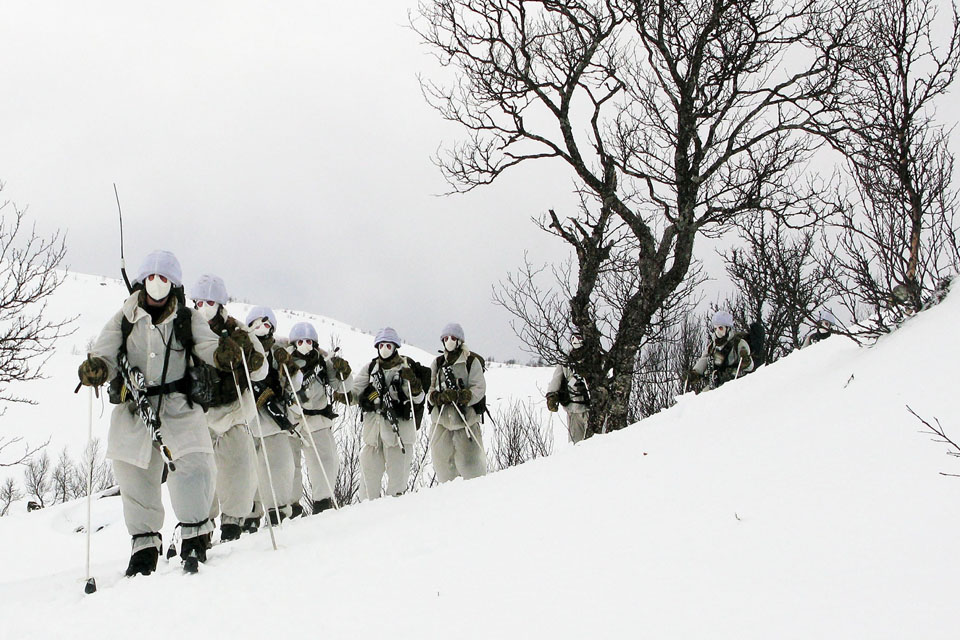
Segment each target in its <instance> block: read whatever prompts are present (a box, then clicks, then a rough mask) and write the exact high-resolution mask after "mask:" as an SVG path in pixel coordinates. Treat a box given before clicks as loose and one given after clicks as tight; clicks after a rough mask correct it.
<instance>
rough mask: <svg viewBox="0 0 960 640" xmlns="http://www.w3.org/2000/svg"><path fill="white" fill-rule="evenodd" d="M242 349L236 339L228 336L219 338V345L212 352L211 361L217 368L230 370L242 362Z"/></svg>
mask: <svg viewBox="0 0 960 640" xmlns="http://www.w3.org/2000/svg"><path fill="white" fill-rule="evenodd" d="M242 353H243V351H242V350H241V349H240V345H239V344H237V341H236V340H234V339H233V338H231V337H229V336H224V337H222V338H220V346H218V347H217V350H216V351H214V352H213V362H214V364H216V365H217V368H218V369H223V370H225V371H230V370H232V369H234V368H236V367H239V366H240V364H241V363H242V362H243V356H242V355H241V354H242Z"/></svg>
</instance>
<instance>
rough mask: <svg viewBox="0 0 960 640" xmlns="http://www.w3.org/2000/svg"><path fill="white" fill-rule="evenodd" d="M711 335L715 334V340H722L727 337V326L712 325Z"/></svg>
mask: <svg viewBox="0 0 960 640" xmlns="http://www.w3.org/2000/svg"><path fill="white" fill-rule="evenodd" d="M713 335H715V336H717V340H723V339H724V338H726V337H727V328H726V327H714V328H713Z"/></svg>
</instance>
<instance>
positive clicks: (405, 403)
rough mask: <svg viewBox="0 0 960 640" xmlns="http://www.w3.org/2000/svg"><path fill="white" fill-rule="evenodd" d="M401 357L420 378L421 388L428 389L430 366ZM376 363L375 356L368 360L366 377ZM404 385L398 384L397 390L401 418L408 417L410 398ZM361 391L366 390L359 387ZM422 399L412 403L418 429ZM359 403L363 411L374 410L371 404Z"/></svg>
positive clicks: (363, 395) (369, 374)
mask: <svg viewBox="0 0 960 640" xmlns="http://www.w3.org/2000/svg"><path fill="white" fill-rule="evenodd" d="M401 359H402V360H403V364H404V365H406V366H408V367H410V368H411V369H413V372H414V373H415V374H416V375H417V379H418V380H420V386H421V387H422V388H423V390H424V391H426V390H427V389H429V388H430V367H425V366H423V365H422V364H420V363H419V362H417V361H416V360H413V359H411V358H408V357H406V356H401ZM376 364H377V358H374V359H373V360H371V361H370V364H368V365H367V376H368V377H369V376H371V375H372V374H373V367H374V366H376ZM367 386H371V385H367ZM405 387H406V385H400V389H399V390H398V394H397V395H398V396H399V400H400V403H399V404H400V417H401V418H402V419H403V420H409V419H410V400H409V399H408V398H407V393H406V390H405ZM361 391H366V390H365V389H361ZM360 395H361V396H362V397H365V396H366V395H367V394H366V393H361V394H360ZM424 400H426V398H424ZM424 400H421V401H420V402H414V403H413V413H414V416H413V417H414V422H415V424H416V428H417V429H420V424H421V423H422V422H423V406H424V404H426V403H425V401H424ZM360 404H361V407H360V408H361V409H363V410H364V411H373V410H374V407H372V406H363V402H362V401H361V402H360ZM361 419H362V418H361Z"/></svg>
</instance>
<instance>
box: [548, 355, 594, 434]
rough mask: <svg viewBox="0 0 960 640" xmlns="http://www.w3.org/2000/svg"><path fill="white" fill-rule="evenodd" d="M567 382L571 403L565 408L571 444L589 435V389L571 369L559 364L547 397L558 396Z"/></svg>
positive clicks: (554, 372)
mask: <svg viewBox="0 0 960 640" xmlns="http://www.w3.org/2000/svg"><path fill="white" fill-rule="evenodd" d="M564 380H566V386H567V393H569V394H570V402H569V403H568V404H567V405H565V406H564V407H563V410H564V411H566V412H567V435H568V436H569V437H570V442H574V443H576V442H580V441H581V440H583V439H584V437H586V435H587V416H588V412H589V410H590V407H589V406H588V405H587V402H588V398H587V388H586V386H585V385H584V384H583V382H582V381H581V380H578V377H577V376H576V374H575V373H574V371H573V369H571V368H570V367H567V366H564V365H562V364H558V365H557V368H556V369H554V371H553V378H551V379H550V384H548V385H547V396H548V397H549V396H550V395H551V394H558V393H559V391H560V388H561V387H562V386H563V383H564Z"/></svg>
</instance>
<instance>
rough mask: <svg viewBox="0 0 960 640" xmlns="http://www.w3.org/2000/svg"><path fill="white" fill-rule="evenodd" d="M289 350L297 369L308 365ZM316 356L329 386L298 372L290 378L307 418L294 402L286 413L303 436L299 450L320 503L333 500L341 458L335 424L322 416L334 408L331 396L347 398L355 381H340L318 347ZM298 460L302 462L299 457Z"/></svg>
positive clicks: (309, 375) (299, 356) (302, 358)
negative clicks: (340, 394)
mask: <svg viewBox="0 0 960 640" xmlns="http://www.w3.org/2000/svg"><path fill="white" fill-rule="evenodd" d="M287 350H288V351H290V353H291V355H292V356H293V359H294V362H295V363H296V364H297V366H298V367H300V366H303V365H304V364H305V360H304V357H303V356H302V355H301V354H300V353H299V352H297V351H295V350H294V349H293V347H292V346H290V347H289V348H288V349H287ZM314 352H315V353H316V354H318V355H319V357H320V358H322V361H323V364H322V371H323V374H325V376H326V381H327V384H324V382H323V381H322V380H320V378H318V377H317V375H316V374H315V373H313V372H307V374H306V375H304V372H303V371H298V372H297V374H296V375H293V376H291V378H292V379H293V382H294V385H295V390H296V392H297V397H298V398H299V399H300V406H302V407H303V410H304V412H306V414H307V415H306V417H304V416H303V415H301V413H300V406H298V405H297V404H296V402H294V404H292V405H291V406H290V408H289V410H288V412H287V417H288V418H289V419H290V421H291V422H293V423H294V424H296V425H297V429H298V431H300V433H301V434H302V435H303V438H304V440H303V441H300V440H299V438H298V439H296V440H297V443H298V445H299V447H298V448H299V449H301V450H302V452H303V454H304V455H305V457H306V461H307V474H308V476H309V478H310V487H311V490H312V491H311V495H312V500H313V502H314V503H317V502H320V501H322V500H326V499H332V498H333V494H332V493H331V492H330V488H331V487H336V485H337V474H338V473H340V454H339V452H338V450H337V442H336V440H335V439H334V437H333V420H332V419H330V418H329V417H327V416H325V415H321V414H320V413H319V412H320V411H323V412H324V413H326V412H327V408H328V407H331V408H332V403H333V398H332V397H331V395H332V394H333V393H334V392H336V391H339V392H340V393H343V394H344V396H346V394H348V393H349V392H350V390H351V389H352V388H353V378H352V376H347V377H346V378H344V379H343V380H340V379H339V377H338V375H337V372H336V371H335V370H334V369H333V366H332V365H331V364H330V358H329V357H328V355H327V353H326V352H325V351H323V350H322V349H320V348H318V347H314ZM328 385H329V386H328ZM328 391H329V393H328ZM314 446H316V452H314V450H313V447H314ZM297 460H298V461H299V457H298V456H297ZM324 471H326V474H324ZM324 475H326V477H324ZM294 490H295V491H296V492H297V493H298V495H300V494H302V488H301V487H300V486H298V487H294Z"/></svg>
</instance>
